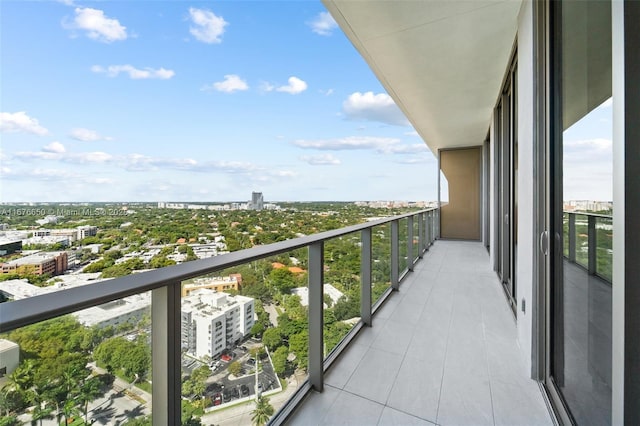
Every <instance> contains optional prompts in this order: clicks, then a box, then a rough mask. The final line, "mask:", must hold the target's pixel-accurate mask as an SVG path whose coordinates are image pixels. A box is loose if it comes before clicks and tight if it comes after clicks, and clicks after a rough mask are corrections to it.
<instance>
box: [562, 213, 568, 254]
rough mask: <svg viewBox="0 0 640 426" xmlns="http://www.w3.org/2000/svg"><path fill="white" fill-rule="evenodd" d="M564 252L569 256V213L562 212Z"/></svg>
mask: <svg viewBox="0 0 640 426" xmlns="http://www.w3.org/2000/svg"><path fill="white" fill-rule="evenodd" d="M562 253H563V256H564V257H569V213H563V214H562Z"/></svg>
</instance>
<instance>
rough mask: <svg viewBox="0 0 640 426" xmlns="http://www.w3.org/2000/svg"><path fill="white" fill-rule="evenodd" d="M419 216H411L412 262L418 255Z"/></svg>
mask: <svg viewBox="0 0 640 426" xmlns="http://www.w3.org/2000/svg"><path fill="white" fill-rule="evenodd" d="M420 220H421V219H420V216H419V215H416V216H414V217H413V242H412V244H413V249H412V254H413V263H415V262H416V261H417V260H418V258H419V257H420Z"/></svg>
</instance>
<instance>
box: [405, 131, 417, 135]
mask: <svg viewBox="0 0 640 426" xmlns="http://www.w3.org/2000/svg"><path fill="white" fill-rule="evenodd" d="M404 135H405V136H419V135H418V132H416V131H415V130H412V131H410V132H404Z"/></svg>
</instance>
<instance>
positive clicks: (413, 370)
mask: <svg viewBox="0 0 640 426" xmlns="http://www.w3.org/2000/svg"><path fill="white" fill-rule="evenodd" d="M443 368H444V353H435V352H430V351H426V352H422V353H420V354H412V356H406V357H405V359H404V361H403V362H402V366H401V367H400V371H398V376H397V378H396V380H395V383H394V385H393V388H392V389H391V394H390V395H389V399H388V401H387V406H389V407H392V408H395V409H397V410H400V411H403V412H405V413H408V414H411V415H414V416H417V417H420V418H422V419H426V420H430V421H432V422H435V421H436V417H437V414H438V401H439V399H440V385H441V383H442V371H443Z"/></svg>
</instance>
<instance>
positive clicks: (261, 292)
mask: <svg viewBox="0 0 640 426" xmlns="http://www.w3.org/2000/svg"><path fill="white" fill-rule="evenodd" d="M307 260H308V255H307V249H306V248H305V249H299V250H294V251H291V252H289V253H283V254H280V255H277V256H272V257H269V258H265V259H261V260H257V261H254V262H250V263H246V264H242V265H239V266H236V267H233V268H228V269H225V270H222V271H220V272H216V273H213V274H207V275H203V276H201V277H198V278H195V279H191V280H187V281H184V282H183V283H182V397H183V402H182V405H183V422H184V421H185V419H186V418H188V417H190V416H192V417H198V418H200V420H201V422H202V423H203V424H219V423H224V422H226V421H229V420H230V419H231V418H233V417H234V416H237V412H236V411H235V410H227V408H229V407H241V406H244V407H246V408H245V409H244V410H245V411H248V412H253V411H254V410H255V406H256V396H257V395H262V396H264V397H266V398H268V400H269V401H268V405H270V406H271V407H272V408H273V410H272V411H271V414H269V417H270V416H271V415H273V413H275V412H277V411H278V410H279V409H280V408H281V407H282V406H283V405H284V403H285V402H286V401H287V400H288V398H289V397H290V396H291V395H292V394H293V393H294V392H295V390H296V389H298V387H299V386H300V385H302V383H303V382H304V381H305V380H306V379H307V373H306V370H307V359H308V340H309V332H308V327H309V325H308V308H307V306H308V292H307V285H308V274H307V270H308V268H307ZM249 422H250V420H247V423H249Z"/></svg>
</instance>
